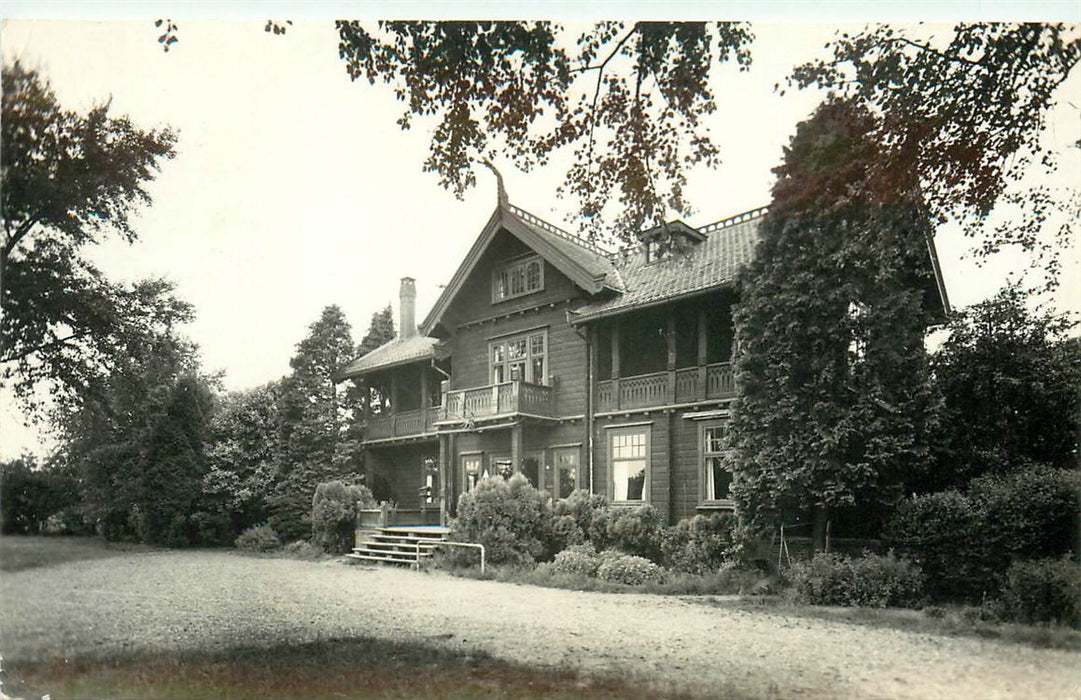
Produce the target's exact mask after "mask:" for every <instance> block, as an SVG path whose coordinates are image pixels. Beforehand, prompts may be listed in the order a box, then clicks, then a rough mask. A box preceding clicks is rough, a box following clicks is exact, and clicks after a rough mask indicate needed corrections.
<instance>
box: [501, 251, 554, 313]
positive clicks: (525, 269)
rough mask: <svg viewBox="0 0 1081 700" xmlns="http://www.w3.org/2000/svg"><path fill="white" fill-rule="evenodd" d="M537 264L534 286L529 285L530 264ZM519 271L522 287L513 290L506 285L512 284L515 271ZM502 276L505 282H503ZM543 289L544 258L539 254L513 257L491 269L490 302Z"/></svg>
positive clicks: (507, 299)
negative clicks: (518, 289) (519, 289)
mask: <svg viewBox="0 0 1081 700" xmlns="http://www.w3.org/2000/svg"><path fill="white" fill-rule="evenodd" d="M533 264H536V265H537V275H536V286H534V287H531V286H530V277H531V276H530V269H529V268H530V266H531V265H533ZM518 272H520V274H521V282H522V289H521V291H517V292H516V291H514V290H513V289H507V288H506V287H511V286H513V281H512V280H513V279H514V275H515V273H518ZM504 276H505V278H506V280H507V283H506V284H504V283H503V280H504ZM543 291H544V259H543V258H541V256H539V255H529V256H527V257H524V258H514V259H512V260H508V261H506V262H504V263H503V264H502V265H500V266H498V267H497V268H496V269H494V270H493V271H492V303H493V304H499V303H500V302H504V301H510V300H511V299H517V298H519V297H524V296H528V295H530V294H536V293H537V292H543Z"/></svg>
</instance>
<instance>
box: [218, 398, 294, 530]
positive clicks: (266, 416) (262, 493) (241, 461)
mask: <svg viewBox="0 0 1081 700" xmlns="http://www.w3.org/2000/svg"><path fill="white" fill-rule="evenodd" d="M281 393H282V385H281V382H280V381H278V382H270V383H269V384H264V385H263V386H260V387H256V388H254V389H249V390H247V391H238V392H233V393H230V394H227V395H225V396H223V397H220V398H219V399H218V401H217V405H216V407H215V409H214V411H213V414H212V417H211V420H210V425H209V428H208V436H207V443H206V453H207V461H208V464H209V470H208V471H207V473H206V475H205V476H204V477H203V496H204V499H205V501H206V503H207V507H208V508H209V509H210V512H211V513H216V514H220V515H221V516H224V517H226V518H228V519H229V521H230V529H231V533H232V534H233V535H234V536H235V535H238V534H240V533H241V532H243V531H244V530H245V529H247V528H249V527H251V526H253V525H255V524H257V523H259V522H262V521H264V520H266V518H267V503H266V500H267V497H268V496H269V494H270V492H271V488H272V487H273V485H274V478H275V476H276V475H277V473H278V471H279V465H280V463H281V459H282V430H283V426H282V416H281V406H280V403H281Z"/></svg>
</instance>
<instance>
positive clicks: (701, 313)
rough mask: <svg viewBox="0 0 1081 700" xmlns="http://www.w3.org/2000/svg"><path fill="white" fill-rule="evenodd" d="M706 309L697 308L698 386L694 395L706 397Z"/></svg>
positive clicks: (707, 347)
mask: <svg viewBox="0 0 1081 700" xmlns="http://www.w3.org/2000/svg"><path fill="white" fill-rule="evenodd" d="M706 325H707V323H706V310H705V309H704V308H700V309H698V382H697V384H698V387H697V391H696V392H695V396H696V397H697V398H699V399H704V398H706V359H707V358H708V357H709V352H708V350H709V345H708V338H706Z"/></svg>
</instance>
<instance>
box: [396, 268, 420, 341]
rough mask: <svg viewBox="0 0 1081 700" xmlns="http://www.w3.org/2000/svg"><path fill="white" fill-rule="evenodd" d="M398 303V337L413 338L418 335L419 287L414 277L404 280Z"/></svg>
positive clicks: (404, 278)
mask: <svg viewBox="0 0 1081 700" xmlns="http://www.w3.org/2000/svg"><path fill="white" fill-rule="evenodd" d="M398 301H399V304H398V337H399V338H402V339H403V340H404V339H405V338H412V337H413V336H415V335H416V334H417V286H416V280H414V279H413V278H412V277H403V278H402V287H401V291H399V292H398Z"/></svg>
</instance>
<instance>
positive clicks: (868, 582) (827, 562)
mask: <svg viewBox="0 0 1081 700" xmlns="http://www.w3.org/2000/svg"><path fill="white" fill-rule="evenodd" d="M788 577H789V580H790V581H791V582H792V586H793V592H794V595H795V597H796V600H797V601H798V602H801V603H805V604H810V605H843V606H858V607H871V608H884V607H887V606H890V607H912V606H914V605H915V604H916V603H917V601H918V600H919V599H920V597H921V596H922V584H923V573H922V572H921V571H920V568H919V567H918V566H915V565H913V564H912V562H910V561H908V560H907V559H903V558H898V557H896V556H895V555H894V554H893V552H890V553H888V554H886V555H885V556H880V555H877V554H870V555H867V556H864V557H859V558H849V557H845V556H842V555H838V554H829V553H825V552H819V553H817V554H815V556H814V558H812V559H811V560H810V561H802V562H798V563H797V564H796V565H794V566H793V567H792V569H791V571H790V572H789V573H788Z"/></svg>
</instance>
